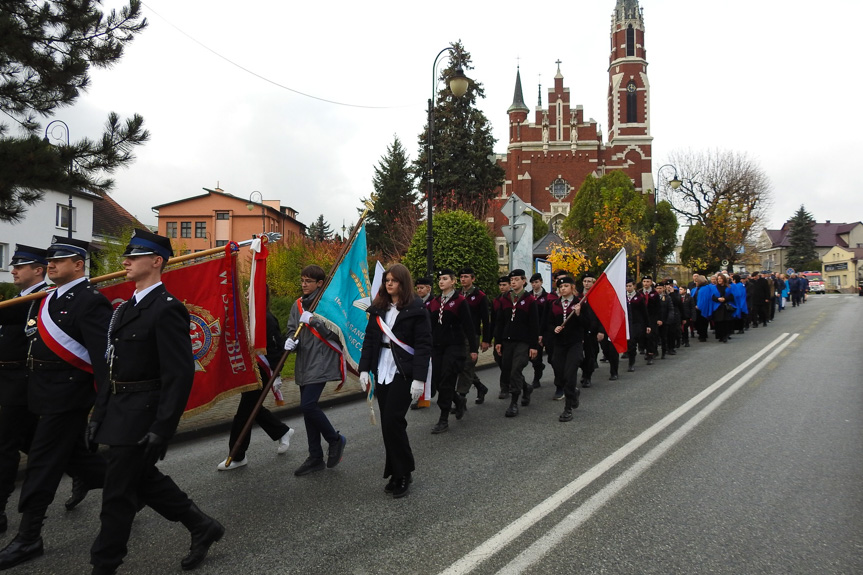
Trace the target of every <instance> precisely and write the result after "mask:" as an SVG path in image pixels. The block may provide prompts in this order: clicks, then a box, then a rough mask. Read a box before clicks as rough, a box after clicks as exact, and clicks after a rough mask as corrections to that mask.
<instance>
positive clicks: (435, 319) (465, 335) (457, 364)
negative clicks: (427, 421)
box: [426, 269, 478, 434]
mask: <svg viewBox="0 0 863 575" xmlns="http://www.w3.org/2000/svg"><path fill="white" fill-rule="evenodd" d="M438 287H439V288H440V291H441V295H439V296H437V297H435V298H432V299H431V300H429V301H428V302H427V303H426V309H427V310H428V312H429V317H430V318H431V325H432V358H431V359H432V393H434V391H435V390H437V404H438V407H439V408H440V418H439V419H438V422H437V423H436V424H435V426H434V427H433V428H432V433H434V434H439V433H443V432H445V431H447V430H448V429H449V414H450V409H451V408H452V405H453V403H455V408H456V413H455V417H456V419H461V418H462V417H463V416H464V412H465V408H466V407H465V404H466V402H467V400H466V399H465V398H464V396H462V395H461V394H458V393H456V390H455V387H456V380H457V379H458V375H459V373H460V372H461V370H462V367H463V366H464V362H465V361H466V360H468V361H476V358H477V347H478V344H477V337H476V333H475V332H474V328H473V320H472V319H471V315H470V309H468V304H467V301H466V300H465V299H464V297H462V295H461V294H460V293H459V292H457V291H456V289H455V272H454V271H452V270H451V269H442V270H440V272H439V276H438ZM468 352H469V353H470V357H466V354H467V353H468Z"/></svg>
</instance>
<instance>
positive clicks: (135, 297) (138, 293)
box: [129, 282, 162, 305]
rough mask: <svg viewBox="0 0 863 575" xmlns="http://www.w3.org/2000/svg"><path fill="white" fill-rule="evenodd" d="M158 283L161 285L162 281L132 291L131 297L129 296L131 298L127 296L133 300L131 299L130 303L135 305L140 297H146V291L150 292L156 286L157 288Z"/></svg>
mask: <svg viewBox="0 0 863 575" xmlns="http://www.w3.org/2000/svg"><path fill="white" fill-rule="evenodd" d="M160 285H162V282H158V283H154V284H153V285H151V286H150V287H148V288H144V289H143V290H141V291H138V290H135V293H134V294H132V297H131V298H129V299H131V300H133V301H132V305H137V304H138V302H139V301H141V300H142V299H144V298H145V297H147V294H148V293H150V292H151V291H153V290H154V289H156V288H157V287H159V286H160Z"/></svg>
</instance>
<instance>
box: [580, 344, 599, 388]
mask: <svg viewBox="0 0 863 575" xmlns="http://www.w3.org/2000/svg"><path fill="white" fill-rule="evenodd" d="M585 337H586V339H585V340H584V359H582V360H581V377H583V378H584V379H588V380H589V379H590V378H591V377H592V376H593V372H594V371H596V356H597V355H599V342H598V341H596V334H593V333H591V334H588V335H587V336H585Z"/></svg>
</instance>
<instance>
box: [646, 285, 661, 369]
mask: <svg viewBox="0 0 863 575" xmlns="http://www.w3.org/2000/svg"><path fill="white" fill-rule="evenodd" d="M641 296H642V298H643V299H644V306H645V308H646V310H647V327H648V328H649V329H648V330H647V332H646V336H645V342H646V344H647V345H646V347H645V350H646V353H645V359H646V360H647V365H653V359H654V358H655V357H656V343H657V339H658V337H659V327H660V326H661V321H662V320H661V319H660V317H659V294H658V293H656V290H655V289H653V277H652V276H649V275H647V276H644V277H642V278H641Z"/></svg>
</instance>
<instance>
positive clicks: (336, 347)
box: [297, 298, 347, 391]
mask: <svg viewBox="0 0 863 575" xmlns="http://www.w3.org/2000/svg"><path fill="white" fill-rule="evenodd" d="M297 311H299V312H300V315H303V302H302V298H297ZM306 327H307V328H308V330H309V331H310V332H312V335H314V336H315V337H316V338H318V339H319V340H321V341H322V342H324V344H325V345H326V346H327V347H328V348H330V349H331V350H333V351H334V352H336V353H337V354H338V356H339V372H340V373H341V375H342V381H341V382H340V383H339V386H338V387H337V388H336V391H338V390H340V389H341V388H342V386H343V385H344V384H345V373H346V371H347V370H346V365H345V354H344V353H343V352H342V346H341V345H338V344H337V345H333V343H332V342H330V341H329V340H328V339H326V338H325V337H324V336H322V335H321V334H320V333H319V332H318V330H316V329H315V328H313V327H312V326H311V324H306Z"/></svg>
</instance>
